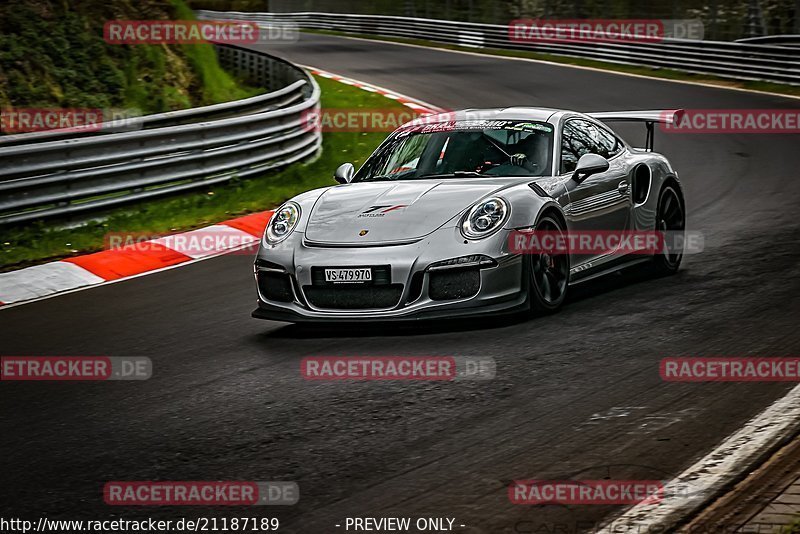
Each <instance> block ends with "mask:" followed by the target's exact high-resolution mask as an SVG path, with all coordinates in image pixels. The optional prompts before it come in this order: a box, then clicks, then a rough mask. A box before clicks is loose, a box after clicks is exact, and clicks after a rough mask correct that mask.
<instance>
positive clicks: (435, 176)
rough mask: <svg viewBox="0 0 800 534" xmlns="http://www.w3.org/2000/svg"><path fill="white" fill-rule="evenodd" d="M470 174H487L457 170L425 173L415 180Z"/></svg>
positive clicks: (464, 176) (460, 176) (467, 175)
mask: <svg viewBox="0 0 800 534" xmlns="http://www.w3.org/2000/svg"><path fill="white" fill-rule="evenodd" d="M470 176H480V177H484V176H486V175H485V174H481V173H479V172H477V171H455V172H446V173H442V174H423V175H422V176H417V177H415V178H414V180H424V179H426V178H466V177H470Z"/></svg>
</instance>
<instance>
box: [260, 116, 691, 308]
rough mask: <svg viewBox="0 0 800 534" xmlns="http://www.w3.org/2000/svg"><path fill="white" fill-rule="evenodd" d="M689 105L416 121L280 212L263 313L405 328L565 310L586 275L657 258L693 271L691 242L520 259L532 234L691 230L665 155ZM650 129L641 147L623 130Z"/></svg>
mask: <svg viewBox="0 0 800 534" xmlns="http://www.w3.org/2000/svg"><path fill="white" fill-rule="evenodd" d="M680 113H681V111H680V110H671V111H641V112H633V111H625V112H609V113H592V114H583V113H577V112H572V111H564V110H553V109H541V108H525V107H512V108H503V109H492V110H464V111H460V112H454V113H445V114H440V115H433V116H426V117H422V118H418V119H416V120H415V121H412V122H410V123H408V124H405V125H403V126H402V127H400V128H399V129H397V130H396V131H395V132H393V133H392V134H391V135H389V136H388V138H387V139H386V140H385V141H384V142H383V143H382V144H381V145H380V146H379V147H378V148H377V150H376V151H375V152H374V153H373V154H372V156H371V157H370V158H369V159H368V160H367V161H366V162H365V164H364V165H363V166H362V167H361V169H359V170H358V172H356V171H355V168H354V167H353V165H351V164H344V165H342V166H340V167H339V168H338V169H337V170H336V173H335V179H336V181H337V182H339V184H340V185H335V186H331V187H326V188H322V189H316V190H313V191H308V192H305V193H303V194H300V195H298V196H296V197H295V198H293V199H291V200H289V201H288V202H286V203H284V204H283V205H282V206H280V207H279V208H278V209H277V210H275V212H274V214H273V216H272V218H271V219H270V221H269V223H268V225H267V228H266V231H265V233H264V237H263V239H262V242H261V246H260V249H259V252H258V255H257V258H256V261H255V278H256V285H257V289H258V308H257V309H256V310H255V311H254V312H253V316H254V317H258V318H263V319H272V320H280V321H288V322H304V321H312V322H315V321H318V322H325V321H354V320H373V321H389V320H403V319H425V318H452V317H462V316H485V315H488V314H499V313H515V312H521V311H528V310H529V311H534V312H553V311H555V310H557V309H558V308H559V307H560V306H561V305H562V304H563V302H564V299H565V296H566V294H567V290H568V289H569V287H570V286H571V285H573V284H577V283H580V282H582V281H585V280H588V279H591V278H594V277H597V276H600V275H602V274H605V273H608V272H612V271H616V270H619V269H620V268H622V267H626V266H629V265H632V264H634V263H639V262H645V261H646V262H649V263H650V264H651V266H652V267H653V268H654V269H656V270H657V271H659V272H661V273H664V274H669V273H673V272H675V271H677V270H678V268H679V266H680V263H681V259H682V256H683V249H682V248H680V247H675V246H673V247H669V248H666V247H664V248H661V249H660V250H658V251H654V252H652V253H651V254H649V255H643V254H631V253H622V252H621V251H620V250H598V251H596V252H591V253H587V251H573V250H569V251H567V252H564V253H560V254H554V253H548V252H547V251H535V252H534V253H527V254H526V253H520V252H519V251H518V250H514V249H513V247H510V245H509V237H510V236H511V235H512V234H513V233H514V232H519V231H526V230H528V231H531V230H532V231H541V232H550V233H555V234H570V233H571V232H587V231H614V232H627V231H662V232H672V233H682V232H683V231H684V227H685V205H684V199H683V193H682V190H681V184H680V181H679V179H678V175H677V173H676V172H675V170H674V169H673V168H672V166H671V165H670V163H669V161H668V160H667V159H666V158H665V157H664V156H663V155H661V154H658V153H656V152H653V132H654V124H656V123H659V122H661V123H670V122H674V121H676V120H677V119H678V118H679V116H680ZM614 121H635V122H641V123H643V124H645V125H646V127H647V141H646V146H645V147H644V148H634V147H632V146H630V145H629V144H628V143H626V142H625V141H624V140H622V138H620V137H619V136H618V135H617V134H616V133H614V131H612V130H611V129H610V128H609V127H608V125H607V124H608V123H611V122H614Z"/></svg>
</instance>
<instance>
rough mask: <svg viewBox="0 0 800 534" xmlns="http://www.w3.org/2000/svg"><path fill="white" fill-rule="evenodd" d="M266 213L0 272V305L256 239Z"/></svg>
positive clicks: (422, 105)
mask: <svg viewBox="0 0 800 534" xmlns="http://www.w3.org/2000/svg"><path fill="white" fill-rule="evenodd" d="M305 68H306V69H308V70H309V71H311V72H312V73H313V74H315V75H317V76H321V77H323V78H329V79H331V80H334V81H337V82H341V83H344V84H347V85H352V86H354V87H358V88H359V89H363V90H364V91H369V92H372V93H377V94H379V95H382V96H385V97H386V98H390V99H392V100H396V101H397V102H400V103H401V104H403V105H405V106H407V107H409V108H411V109H412V110H414V111H415V112H417V113H420V114H428V113H439V112H442V111H444V110H443V109H442V108H439V107H436V106H434V105H432V104H428V103H427V102H423V101H422V100H417V99H415V98H411V97H409V96H406V95H402V94H400V93H398V92H396V91H391V90H389V89H385V88H383V87H379V86H377V85H373V84H369V83H365V82H362V81H359V80H354V79H352V78H345V77H343V76H339V75H337V74H333V73H331V72H327V71H324V70H321V69H317V68H314V67H305ZM271 215H272V212H271V211H264V212H260V213H254V214H252V215H247V216H245V217H239V218H237V219H232V220H230V221H225V222H221V223H219V224H215V225H213V226H208V227H206V228H200V229H197V230H192V231H190V232H184V233H181V234H174V235H170V236H165V237H160V238H157V239H153V240H149V241H144V242H141V243H136V244H135V245H128V246H123V247H119V248H113V249H110V250H104V251H102V252H96V253H94V254H86V255H83V256H75V257H73V258H67V259H64V260H60V261H54V262H51V263H46V264H44V265H37V266H35V267H28V268H26V269H20V270H18V271H12V272H8V273H0V307H6V308H8V307H11V306H13V305H16V304H23V303H26V302H31V301H34V300H38V299H41V298H45V297H49V296H52V295H56V294H59V293H65V292H69V291H75V290H79V289H85V288H88V287H93V286H98V285H101V284H107V283H110V282H116V281H119V280H125V279H128V278H134V277H137V276H141V275H143V274H150V273H155V272H158V271H162V270H164V269H169V268H172V267H175V266H181V265H188V264H190V263H194V262H197V261H201V260H204V259H207V258H211V257H214V256H219V255H221V254H225V253H228V252H232V251H234V250H238V249H242V248H245V247H247V246H250V245H253V244H255V243H257V242H258V241H259V240H260V239H261V237H262V235H263V234H264V228H265V227H266V225H267V221H268V220H269V217H270V216H271ZM209 235H216V236H218V237H219V238H220V239H219V240H218V241H219V242H220V243H222V244H224V243H228V245H227V246H220V247H213V246H212V247H206V246H201V247H197V246H196V243H197V240H193V239H192V237H193V236H197V237H200V236H202V237H207V236H209ZM230 243H242V245H239V246H231V245H230Z"/></svg>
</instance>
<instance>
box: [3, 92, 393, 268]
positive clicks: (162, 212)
mask: <svg viewBox="0 0 800 534" xmlns="http://www.w3.org/2000/svg"><path fill="white" fill-rule="evenodd" d="M317 82H318V83H319V85H320V88H321V89H322V107H323V109H325V108H344V109H347V110H352V109H354V108H359V109H393V108H400V109H403V110H408V108H406V107H404V106H403V105H402V104H399V103H398V102H396V101H394V100H391V99H389V98H386V97H384V96H381V95H379V94H377V93H371V92H367V91H364V90H362V89H358V88H356V87H352V86H350V85H346V84H343V83H339V82H336V81H333V80H329V79H326V78H321V77H318V78H317ZM385 137H386V133H383V132H377V133H362V132H331V133H325V134H323V150H322V153H321V154H320V156H319V157H318V158H317V159H316V160H314V161H312V162H309V163H306V164H295V165H290V166H288V167H286V168H284V169H282V170H279V171H277V172H272V173H270V174H268V175H266V176H263V177H258V178H251V179H244V180H234V181H232V182H229V183H227V184H225V185H223V186H216V187H213V188H210V189H207V190H205V191H200V192H197V193H191V194H186V195H182V196H178V197H170V198H164V199H159V200H155V201H150V202H147V203H142V204H137V205H131V206H129V207H125V208H120V209H118V210H114V211H112V212H110V213H109V214H106V215H104V218H103V219H102V220H101V221H96V222H89V223H86V224H83V225H81V226H77V227H74V228H65V227H61V228H59V227H54V223H53V222H52V221H50V222H48V221H44V222H38V223H35V224H31V225H26V226H20V227H12V228H4V229H3V237H2V238H0V241H2V242H0V271H11V270H15V269H19V268H22V267H26V266H29V265H34V264H38V263H44V262H46V261H52V260H56V259H61V258H65V257H69V256H74V255H77V254H83V253H88V252H96V251H99V250H102V249H103V243H104V237H105V236H106V234H108V233H110V232H137V233H146V234H159V235H163V234H170V233H176V232H180V231H185V230H189V229H192V228H198V227H203V226H208V225H211V224H214V223H217V222H220V221H224V220H227V219H231V218H233V217H237V216H240V215H246V214H248V213H253V212H256V211H263V210H266V209H269V208H272V207H275V206H276V205H278V204H280V203H281V202H283V201H284V200H286V199H288V198H291V197H293V196H294V195H296V194H298V193H300V192H303V191H307V190H309V189H314V188H317V187H324V186H328V185H333V184H334V181H333V171H334V170H335V169H336V167H337V166H339V165H340V164H341V163H344V162H347V161H349V162H352V163H354V164H355V165H356V166H358V165H360V164H361V163H363V162H364V160H365V159H366V158H367V157H368V156H369V155H370V154H371V153H372V151H373V150H374V149H375V148H376V147H377V146H378V144H380V142H381V141H383V139H384V138H385Z"/></svg>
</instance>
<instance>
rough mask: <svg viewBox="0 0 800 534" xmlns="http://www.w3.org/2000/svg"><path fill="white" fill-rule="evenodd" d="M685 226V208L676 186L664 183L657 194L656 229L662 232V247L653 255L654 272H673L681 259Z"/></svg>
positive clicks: (679, 264) (664, 273)
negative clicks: (658, 252) (659, 251)
mask: <svg viewBox="0 0 800 534" xmlns="http://www.w3.org/2000/svg"><path fill="white" fill-rule="evenodd" d="M685 228H686V209H685V207H684V204H683V196H682V195H681V193H680V191H678V189H677V187H676V186H674V185H672V184H670V185H666V186H665V187H664V188H663V189H662V190H661V194H659V196H658V211H657V212H656V231H658V232H662V233H663V234H664V238H665V239H664V244H663V249H662V251H661V253H660V254H656V255H654V256H653V265H652V267H653V270H654V271H655V272H656V274H660V275H668V274H674V273H676V272H677V271H678V268H679V267H680V266H681V260H683V234H684V231H685Z"/></svg>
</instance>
